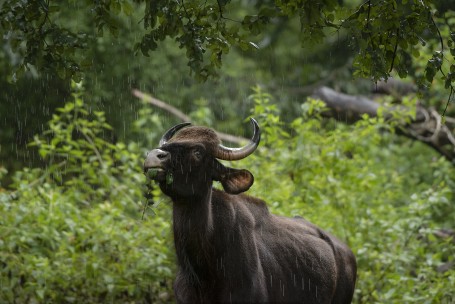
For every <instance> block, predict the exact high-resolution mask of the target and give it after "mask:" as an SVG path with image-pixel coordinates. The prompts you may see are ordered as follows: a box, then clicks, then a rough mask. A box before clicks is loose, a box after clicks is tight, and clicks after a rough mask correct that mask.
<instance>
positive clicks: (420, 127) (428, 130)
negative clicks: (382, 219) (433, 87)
mask: <svg viewBox="0 0 455 304" xmlns="http://www.w3.org/2000/svg"><path fill="white" fill-rule="evenodd" d="M312 97H313V98H317V99H320V100H322V101H323V102H324V103H325V104H326V105H327V107H328V108H329V110H330V111H328V112H326V113H324V115H327V116H330V117H333V118H335V119H337V120H339V121H342V122H345V123H353V122H356V121H357V120H359V119H361V117H362V115H364V114H367V115H369V116H370V117H375V116H377V113H378V109H379V108H380V107H381V106H382V105H381V104H379V103H377V102H376V101H374V100H372V99H369V98H366V97H360V96H351V95H347V94H343V93H339V92H336V91H334V90H332V89H330V88H327V87H320V88H318V89H317V90H316V91H315V92H314V93H313V95H312ZM383 110H384V117H385V118H386V119H387V118H392V117H393V116H394V114H398V115H399V114H400V113H403V111H406V112H409V111H410V110H412V109H409V108H406V107H405V106H402V105H396V106H386V107H384V108H383ZM415 111H416V112H415V114H416V115H415V118H414V119H412V120H411V122H410V123H406V122H404V121H403V123H402V124H401V125H399V127H398V128H397V129H396V131H397V133H398V134H401V135H404V136H407V137H409V138H411V139H413V140H418V141H421V142H423V143H425V144H427V145H429V146H430V147H432V148H433V149H434V150H436V151H437V152H438V153H439V154H441V155H443V156H444V157H445V158H446V159H447V160H449V161H451V162H452V163H454V160H455V137H454V135H453V133H452V130H453V129H454V127H455V119H454V118H451V117H444V119H443V118H442V117H441V115H439V113H438V112H437V111H436V110H435V109H433V108H424V107H422V106H420V105H418V106H417V108H416V110H415Z"/></svg>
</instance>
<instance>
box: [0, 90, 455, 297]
mask: <svg viewBox="0 0 455 304" xmlns="http://www.w3.org/2000/svg"><path fill="white" fill-rule="evenodd" d="M252 99H253V101H254V104H255V107H254V109H253V113H252V115H253V116H254V117H256V118H258V120H259V123H260V126H261V129H262V132H263V137H262V142H261V146H260V147H259V149H258V151H257V152H256V153H255V154H254V155H252V156H250V157H248V158H246V159H245V160H242V161H240V162H235V163H234V164H232V166H233V167H237V168H240V167H242V168H248V169H249V170H250V171H251V172H252V173H253V174H254V175H255V180H256V182H255V184H254V185H253V187H252V189H251V190H250V191H249V194H251V195H255V196H258V197H260V198H263V199H265V200H266V201H267V203H268V206H269V208H270V209H271V211H272V212H273V213H277V214H282V215H286V216H295V215H300V216H304V217H305V218H307V219H309V220H310V221H312V222H313V223H315V224H317V225H318V226H320V227H321V228H323V229H326V230H328V231H330V232H332V233H333V234H335V235H337V236H338V237H339V238H340V239H342V240H343V241H345V242H346V243H347V244H348V245H349V246H350V247H351V248H352V249H353V251H354V253H355V255H356V257H357V261H358V266H359V269H358V281H357V285H356V292H355V299H354V302H355V303H416V302H418V303H450V302H451V301H453V299H455V291H454V290H453V286H454V285H455V270H454V268H453V267H450V265H451V263H454V256H455V242H454V240H453V238H449V237H447V238H444V237H440V235H441V234H440V233H437V232H438V231H440V230H439V229H441V228H452V229H453V220H452V219H453V218H454V216H455V210H454V205H453V203H452V201H453V194H452V193H453V190H454V188H455V184H454V182H453V180H454V173H453V167H452V165H451V164H449V163H447V162H446V161H445V160H444V159H441V158H438V157H437V155H435V154H432V153H431V151H429V150H428V149H427V148H426V147H423V146H421V145H419V144H410V143H409V142H408V141H405V140H402V139H399V138H397V137H396V136H395V135H394V134H393V131H394V129H395V127H396V123H395V122H394V121H393V120H392V121H385V120H384V119H383V118H382V117H378V118H369V117H364V119H363V120H361V121H359V122H358V123H357V124H355V125H349V126H348V125H344V124H340V123H337V122H334V121H327V120H323V119H322V118H321V113H322V112H323V111H324V110H325V109H324V107H323V104H322V103H321V102H319V101H317V100H308V101H307V102H306V103H304V104H303V105H302V114H301V116H300V117H299V118H297V119H295V120H294V121H292V122H291V123H290V124H284V123H282V122H281V119H280V115H279V113H278V107H277V106H276V105H275V104H274V103H273V102H272V100H271V97H270V95H268V94H266V93H264V92H262V91H261V90H260V89H259V88H256V89H255V93H254V94H253V96H252ZM202 112H203V109H202V110H201V113H202ZM135 125H136V130H137V132H142V137H143V138H145V140H146V141H148V142H150V141H156V140H157V139H158V138H159V135H160V134H162V130H161V122H160V119H159V118H158V117H157V116H156V115H154V114H153V113H152V112H151V111H150V109H146V108H145V109H144V110H142V111H141V112H140V113H139V118H138V120H137V121H136V124H135ZM143 130H146V132H144V131H143ZM150 130H152V132H150ZM384 130H388V131H389V132H384ZM110 137H111V136H110V127H109V125H107V124H106V121H105V118H104V114H103V113H102V112H90V110H89V108H88V107H87V106H86V105H85V104H84V102H83V101H82V99H81V97H80V95H78V94H75V96H74V101H73V102H71V103H68V104H66V105H65V106H64V107H63V108H61V109H59V110H58V113H57V114H55V115H54V116H53V119H52V120H51V121H50V122H49V129H48V130H47V131H44V132H43V133H42V134H41V135H38V136H36V137H35V139H34V142H33V143H32V146H35V147H36V148H37V149H38V153H39V154H40V155H41V157H42V162H43V166H42V168H34V169H28V168H24V169H23V170H22V171H20V172H16V173H15V177H14V180H15V182H14V185H13V189H11V190H8V191H6V190H5V189H3V190H2V189H0V213H1V214H2V217H0V231H1V236H2V238H1V239H0V264H1V266H2V267H1V268H0V282H1V284H0V300H1V302H11V303H25V302H26V303H49V302H52V303H67V302H73V303H104V302H113V303H133V302H134V303H136V302H140V303H141V302H147V303H151V302H153V303H156V302H157V303H160V302H162V303H167V302H172V301H173V292H172V288H171V282H172V279H173V276H174V273H175V257H174V253H173V252H174V250H173V245H172V236H171V234H172V233H171V230H172V227H171V224H170V223H171V219H170V207H169V206H168V205H166V204H160V205H159V207H158V203H159V202H162V201H166V199H164V198H163V197H161V196H160V194H159V190H157V189H155V190H154V191H152V200H153V202H155V205H154V206H152V208H148V207H147V208H148V209H147V210H148V212H147V213H146V214H147V215H150V216H147V217H145V220H144V219H142V218H143V215H144V206H143V205H144V204H143V202H144V198H143V191H144V189H143V185H144V184H145V177H144V176H143V174H142V172H141V163H142V158H143V157H142V155H143V153H142V152H143V150H142V149H141V147H140V146H139V145H137V144H135V143H121V142H118V143H115V144H114V143H112V142H111V141H110V140H108V138H110ZM0 174H4V172H3V170H2V171H0ZM217 187H218V186H217ZM156 202H158V203H156ZM448 266H449V267H448Z"/></svg>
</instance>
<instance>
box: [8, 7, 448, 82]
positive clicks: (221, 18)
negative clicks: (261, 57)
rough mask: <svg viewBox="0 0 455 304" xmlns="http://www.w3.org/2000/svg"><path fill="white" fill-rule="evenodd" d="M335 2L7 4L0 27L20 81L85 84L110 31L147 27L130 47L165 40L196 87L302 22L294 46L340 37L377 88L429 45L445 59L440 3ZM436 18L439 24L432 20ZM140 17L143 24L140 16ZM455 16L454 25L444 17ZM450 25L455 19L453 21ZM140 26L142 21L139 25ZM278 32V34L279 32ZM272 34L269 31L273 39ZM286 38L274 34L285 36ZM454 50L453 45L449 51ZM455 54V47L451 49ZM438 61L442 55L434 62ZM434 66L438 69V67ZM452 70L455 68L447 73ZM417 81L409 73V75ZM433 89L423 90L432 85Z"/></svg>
mask: <svg viewBox="0 0 455 304" xmlns="http://www.w3.org/2000/svg"><path fill="white" fill-rule="evenodd" d="M346 2H347V4H344V5H343V4H340V3H339V1H336V0H323V1H318V2H314V1H311V0H294V1H281V0H276V1H254V2H253V3H242V2H234V1H221V0H217V1H201V0H189V1H188V0H187V1H169V0H166V1H152V2H150V1H131V0H116V1H97V2H94V3H93V2H91V1H83V2H81V3H80V2H75V1H68V3H62V4H57V3H52V4H50V2H49V1H30V0H29V1H23V0H21V1H19V0H7V1H5V2H4V3H3V4H2V6H1V12H2V13H0V18H1V20H2V23H1V24H2V28H3V32H4V34H5V35H4V37H5V41H6V43H7V49H8V50H11V51H12V52H13V53H14V54H16V55H17V56H19V57H20V60H18V61H17V63H16V64H15V65H16V66H15V71H16V73H19V72H23V71H25V70H26V69H30V68H31V66H33V67H35V68H37V69H38V70H40V71H41V70H50V71H55V72H56V73H57V74H58V75H60V77H63V78H68V77H73V78H74V79H76V80H79V79H80V78H81V77H82V76H83V74H84V73H85V72H86V71H88V70H89V68H90V67H91V66H92V64H93V62H92V60H91V57H90V56H89V54H88V52H87V51H86V49H87V48H88V44H94V43H96V42H97V40H98V39H97V36H101V37H102V36H103V34H104V29H108V31H109V33H110V34H111V35H112V36H113V37H114V41H115V40H118V39H117V38H118V37H119V33H120V32H121V31H122V30H125V29H127V30H128V29H132V28H133V27H132V26H131V25H130V24H131V22H134V23H137V22H138V21H141V22H143V27H144V29H143V30H141V31H138V32H137V36H139V38H140V39H139V41H137V40H136V39H135V41H130V42H129V44H133V43H134V45H135V47H134V49H135V51H136V52H138V51H140V52H141V53H142V54H144V55H145V56H150V51H155V50H157V49H158V45H160V44H163V41H165V40H166V39H167V38H171V39H173V40H174V42H176V43H177V44H178V46H179V47H180V48H182V49H184V50H185V54H186V57H187V65H188V66H189V68H190V70H191V71H192V72H193V73H194V75H195V77H196V78H198V79H200V80H207V79H208V78H210V77H214V76H216V75H218V71H219V69H220V68H221V66H222V61H223V55H225V54H227V53H229V52H230V51H231V49H240V50H242V51H245V52H251V51H255V50H257V49H260V46H261V43H258V42H257V41H256V42H255V41H254V40H257V37H267V36H269V37H268V38H271V39H272V38H273V37H270V36H272V35H270V34H269V31H270V29H271V28H272V29H273V28H279V27H282V25H283V24H292V22H295V21H296V22H297V23H298V27H299V32H298V33H296V37H298V39H299V40H300V42H301V44H302V45H305V46H308V45H315V44H320V43H322V42H324V41H325V38H326V37H327V36H329V35H330V33H333V32H334V31H335V32H342V33H343V34H346V35H347V37H349V38H348V40H349V41H351V44H352V47H353V49H354V52H352V56H353V57H354V63H353V66H354V67H355V69H356V72H355V73H356V74H357V75H359V76H362V77H369V78H372V79H373V80H379V79H383V78H385V79H387V78H388V77H389V76H391V72H392V71H393V70H395V71H396V72H397V73H398V75H399V76H400V77H406V76H408V75H409V74H410V72H412V71H409V70H410V69H412V66H413V64H414V63H413V61H414V59H413V58H414V57H418V56H419V54H420V52H421V51H422V50H423V49H424V47H425V45H427V44H432V43H435V42H436V43H439V42H441V45H440V48H439V50H438V52H439V53H440V55H437V56H436V57H435V58H439V57H440V56H445V55H444V51H445V50H444V45H443V43H442V42H443V40H448V41H452V40H450V38H449V37H450V35H451V33H452V32H450V33H449V32H446V31H444V30H440V28H441V29H442V28H443V27H444V26H447V25H450V23H451V22H453V21H449V20H450V19H451V18H450V16H452V15H451V13H450V11H449V10H448V9H447V8H445V2H444V1H431V0H426V1H414V0H409V1H395V0H381V1H365V2H363V3H361V4H360V3H358V1H346ZM63 6H69V7H70V8H71V10H73V11H79V12H83V13H84V15H85V16H84V18H87V16H86V15H87V11H88V10H90V17H88V19H89V20H88V21H87V22H88V24H89V25H88V26H86V25H85V26H80V25H79V24H77V23H76V24H71V23H66V22H62V19H61V18H63V17H65V15H66V14H67V13H68V12H67V10H66V9H65V8H64V7H63ZM437 10H439V11H440V12H441V13H440V15H438V14H435V11H437ZM138 11H140V12H141V14H140V15H141V16H140V17H139V16H138V15H136V14H135V12H138ZM446 16H449V17H446ZM452 17H453V16H452ZM136 18H139V19H137V20H136ZM277 24H278V25H279V26H278V27H277V26H276V25H277ZM273 31H275V30H272V32H273ZM280 31H281V30H278V31H275V32H280ZM452 45H453V44H452ZM449 48H450V50H453V47H452V46H451V45H449ZM435 54H436V53H435ZM432 62H433V63H432ZM432 62H428V64H427V65H426V70H427V72H426V79H427V80H428V83H431V82H432V80H433V78H434V76H435V74H436V72H438V73H441V75H442V77H443V79H444V80H445V82H446V85H447V87H450V88H453V86H452V82H453V76H452V75H453V71H450V72H449V73H450V74H449V73H445V72H444V71H443V70H442V69H440V67H439V66H438V64H436V65H435V64H434V60H433V61H432ZM450 66H451V67H453V66H454V65H453V64H450ZM411 74H412V73H411ZM428 83H427V84H428Z"/></svg>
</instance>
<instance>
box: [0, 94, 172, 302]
mask: <svg viewBox="0 0 455 304" xmlns="http://www.w3.org/2000/svg"><path fill="white" fill-rule="evenodd" d="M109 130H110V126H109V125H107V124H106V122H105V118H104V113H102V112H96V111H93V112H91V111H90V110H89V107H87V106H86V105H85V103H84V102H83V100H82V99H81V96H80V94H75V95H74V100H73V101H71V102H69V103H67V104H66V105H65V106H64V107H62V108H60V109H58V113H57V114H54V116H53V118H52V120H51V121H50V122H49V129H47V130H45V131H44V132H43V133H42V134H41V135H38V136H36V137H35V140H34V142H33V143H32V146H36V147H38V149H39V153H40V155H41V156H42V162H43V163H45V164H46V165H45V167H44V168H43V169H40V168H35V169H27V168H25V169H23V170H22V171H18V172H16V173H15V175H14V183H13V186H12V187H13V189H12V190H11V191H5V190H3V192H0V213H1V214H2V216H1V217H0V234H1V235H2V238H1V240H0V265H1V266H2V267H1V269H0V281H1V282H2V284H1V286H0V301H1V302H7V303H13V302H14V303H49V302H52V303H104V302H114V303H126V302H135V301H136V302H144V301H145V302H154V303H155V302H168V301H169V300H170V298H171V297H172V292H171V291H170V286H171V278H172V274H173V272H174V263H173V262H172V258H171V257H172V255H173V253H172V249H171V248H172V246H171V245H170V237H169V236H170V232H171V227H170V221H169V212H168V211H169V209H165V208H164V209H163V208H161V209H160V210H157V212H158V213H159V216H154V217H147V218H146V219H145V220H140V218H141V213H142V210H141V209H142V207H141V205H142V204H141V201H142V200H143V197H142V187H141V185H142V184H143V183H144V181H145V177H144V176H143V174H142V171H141V169H140V168H141V162H142V159H141V157H140V155H142V153H140V151H139V148H138V146H137V145H135V144H134V143H130V144H124V143H120V142H118V143H116V144H112V143H110V142H109V141H108V140H106V139H105V138H106V136H107V132H109Z"/></svg>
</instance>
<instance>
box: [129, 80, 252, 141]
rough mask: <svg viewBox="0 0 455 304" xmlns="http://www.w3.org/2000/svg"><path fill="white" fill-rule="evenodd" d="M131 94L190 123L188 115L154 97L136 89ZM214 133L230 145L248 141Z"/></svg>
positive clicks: (238, 137)
mask: <svg viewBox="0 0 455 304" xmlns="http://www.w3.org/2000/svg"><path fill="white" fill-rule="evenodd" d="M132 93H133V95H134V96H136V97H137V98H140V99H142V100H144V101H146V102H148V103H150V104H151V105H153V106H155V107H158V108H160V109H163V110H165V111H166V112H168V113H171V114H172V115H174V116H176V117H177V118H179V119H180V120H182V121H185V122H192V121H191V118H190V117H189V116H188V115H186V114H185V113H183V112H182V111H180V110H179V109H177V108H175V107H173V106H171V105H169V104H167V103H165V102H164V101H161V100H159V99H156V98H154V97H152V96H150V95H148V94H145V93H143V92H141V91H139V90H136V89H133V91H132ZM216 133H217V134H218V136H219V137H220V139H221V140H224V141H227V142H231V143H235V144H244V143H245V142H247V141H248V139H246V138H244V137H240V136H235V135H231V134H226V133H221V132H216Z"/></svg>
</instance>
